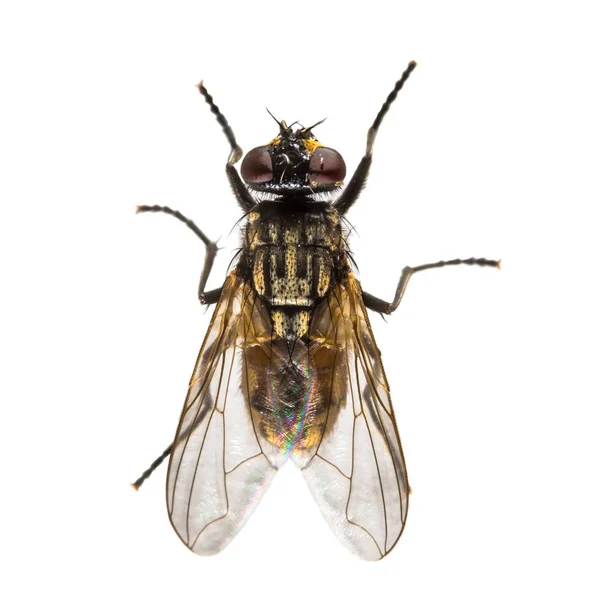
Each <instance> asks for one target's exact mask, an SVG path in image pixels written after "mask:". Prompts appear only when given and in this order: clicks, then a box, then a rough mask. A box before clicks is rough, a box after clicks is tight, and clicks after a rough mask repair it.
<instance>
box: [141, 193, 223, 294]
mask: <svg viewBox="0 0 600 600" xmlns="http://www.w3.org/2000/svg"><path fill="white" fill-rule="evenodd" d="M136 212H138V213H143V212H163V213H166V214H168V215H171V216H173V217H175V218H176V219H178V220H179V221H181V222H182V223H185V224H186V225H187V226H188V227H189V228H190V229H191V230H192V231H193V232H194V233H195V234H196V235H197V236H198V237H199V238H200V239H201V240H202V243H203V244H204V245H205V246H206V254H205V256H204V264H203V265H202V271H201V272H200V281H199V282H198V299H199V300H200V304H214V303H215V302H216V301H217V300H218V299H219V297H220V296H221V290H222V289H223V288H217V289H215V290H211V291H210V292H205V291H204V287H205V286H206V282H207V281H208V276H209V275H210V272H211V270H212V267H213V264H214V262H215V257H216V256H217V252H218V250H219V248H218V246H217V243H216V242H213V241H211V240H209V239H208V237H207V236H206V234H205V233H203V232H202V231H201V230H200V228H199V227H198V226H197V225H196V224H195V223H194V221H192V220H191V219H188V218H187V217H185V216H184V215H182V214H181V213H180V212H179V211H178V210H173V209H172V208H169V207H168V206H158V205H157V204H155V205H154V206H148V205H142V206H138V207H136Z"/></svg>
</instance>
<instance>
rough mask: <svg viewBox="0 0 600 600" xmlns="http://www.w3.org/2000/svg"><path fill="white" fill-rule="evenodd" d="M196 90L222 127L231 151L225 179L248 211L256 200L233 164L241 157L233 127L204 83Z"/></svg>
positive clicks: (241, 204)
mask: <svg viewBox="0 0 600 600" xmlns="http://www.w3.org/2000/svg"><path fill="white" fill-rule="evenodd" d="M198 91H199V92H200V93H201V94H202V96H203V97H204V99H205V100H206V103H207V104H208V106H210V110H211V112H212V113H213V114H214V115H215V117H216V118H217V122H218V123H219V125H220V126H221V127H222V128H223V133H224V134H225V137H226V138H227V141H228V142H229V146H230V148H231V151H230V152H229V158H228V159H227V164H226V165H225V172H226V173H227V179H228V180H229V185H230V186H231V189H232V190H233V193H234V194H235V198H236V200H237V201H238V204H239V205H240V206H241V207H242V210H243V211H244V212H250V211H251V210H252V209H253V208H254V206H256V200H255V199H254V198H253V197H252V195H251V194H250V192H249V191H248V188H247V187H246V186H245V185H244V182H243V181H242V178H241V177H240V175H239V173H238V172H237V171H236V168H235V167H234V166H233V165H234V164H235V163H236V162H238V160H240V158H242V155H243V152H242V149H241V148H240V147H239V146H238V144H237V142H236V140H235V135H234V134H233V129H231V125H229V123H228V122H227V119H226V118H225V117H224V116H223V113H222V112H221V111H220V110H219V107H218V106H217V105H216V104H215V102H214V100H213V97H212V96H211V95H210V94H209V93H208V90H207V89H206V88H205V87H204V83H203V82H202V81H201V82H200V83H199V84H198Z"/></svg>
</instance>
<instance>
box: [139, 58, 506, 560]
mask: <svg viewBox="0 0 600 600" xmlns="http://www.w3.org/2000/svg"><path fill="white" fill-rule="evenodd" d="M415 66H416V64H415V63H410V64H409V66H408V68H407V69H406V71H405V72H404V74H403V75H402V77H401V79H400V80H399V81H398V82H397V83H396V85H395V87H394V89H393V90H392V92H391V93H390V95H389V96H388V98H387V100H386V101H385V103H384V104H383V106H382V108H381V110H380V111H379V113H378V115H377V117H376V119H375V121H374V123H373V125H372V127H371V128H370V129H369V132H368V135H367V148H366V152H365V155H364V156H363V158H362V160H361V161H360V163H359V165H358V167H357V169H356V170H355V172H354V174H353V176H352V178H351V179H350V181H349V182H348V184H347V185H346V186H345V187H343V181H344V178H345V175H346V166H345V163H344V160H343V158H342V156H341V155H340V154H339V153H338V152H337V151H336V150H333V149H332V148H328V147H326V146H324V145H323V144H321V143H320V142H319V141H318V140H317V138H316V137H315V136H314V134H313V132H312V130H313V128H314V127H316V125H318V124H319V123H317V124H316V125H313V126H312V127H307V128H305V127H297V128H295V129H294V127H293V125H292V126H288V125H287V124H286V123H285V121H277V123H278V125H279V134H278V135H277V137H276V138H275V139H273V140H272V141H271V142H269V143H268V144H266V145H264V146H259V147H257V148H254V149H253V150H251V151H250V152H248V154H246V156H245V157H244V159H243V161H242V163H241V169H240V173H241V177H240V173H238V171H237V169H236V168H235V166H234V165H235V163H237V162H238V161H239V160H240V159H241V158H242V155H243V153H242V151H241V149H240V147H239V146H238V145H237V142H236V140H235V137H234V135H233V131H232V129H231V127H230V126H229V124H228V122H227V120H226V119H225V117H224V116H223V114H222V113H221V111H220V110H219V109H218V107H217V106H216V105H215V103H214V101H213V99H212V97H211V96H210V94H209V93H208V92H207V90H206V88H205V87H204V85H202V84H200V86H199V90H200V93H201V94H202V95H203V96H204V98H205V100H206V101H207V103H208V104H209V106H210V108H211V111H212V112H213V113H214V114H215V116H216V118H217V120H218V122H219V123H220V125H221V126H222V128H223V131H224V133H225V135H226V137H227V140H228V141H229V144H230V147H231V152H230V155H229V160H228V161H227V165H226V172H227V176H228V179H229V182H230V184H231V187H232V190H233V192H234V194H235V197H236V199H237V201H238V204H239V205H240V207H241V208H242V210H243V211H244V213H245V218H246V221H245V224H244V227H243V235H242V247H241V249H240V252H239V255H238V259H237V263H236V265H235V267H234V268H233V270H232V271H231V272H230V273H229V275H228V276H227V278H226V280H225V282H224V284H223V285H222V286H221V287H220V288H218V289H215V290H212V291H208V292H206V291H205V286H206V283H207V280H208V276H209V273H210V271H211V268H212V265H213V261H214V258H215V255H216V252H217V246H216V244H215V243H214V242H211V241H210V239H209V238H208V237H207V236H206V235H205V234H204V233H203V232H202V231H201V230H200V229H199V228H198V227H197V226H196V225H195V224H194V223H193V222H192V221H190V220H189V219H187V218H186V217H184V216H183V215H182V214H181V213H179V212H178V211H175V210H173V209H171V208H168V207H165V206H140V207H138V210H139V211H140V212H165V213H168V214H171V215H173V216H175V217H176V218H177V219H179V220H180V221H182V222H184V223H185V224H186V225H187V226H188V227H190V229H192V230H193V231H194V233H196V235H198V237H200V239H201V240H202V241H203V243H204V244H205V246H206V257H205V261H204V267H203V269H202V273H201V275H200V282H199V286H198V296H199V299H200V302H201V303H202V304H215V305H216V306H215V310H214V313H213V317H212V320H211V323H210V326H209V329H208V331H207V333H206V337H205V339H204V342H203V344H202V347H201V349H200V353H199V355H198V359H197V361H196V366H195V368H194V372H193V374H192V378H191V381H190V385H189V389H188V393H187V397H186V400H185V404H184V408H183V412H182V415H181V419H180V422H179V427H178V429H177V433H176V435H175V440H174V442H173V444H172V445H170V446H169V447H168V448H167V449H166V450H165V452H163V454H162V455H161V457H159V458H158V459H157V460H156V461H155V462H154V463H153V464H152V465H151V467H150V468H149V469H148V470H147V471H146V472H145V473H144V474H143V475H142V476H141V477H140V478H139V479H138V480H137V481H136V482H135V484H134V487H136V488H139V486H140V485H141V484H142V483H143V482H144V480H145V479H146V478H147V477H148V476H149V475H150V474H151V473H152V471H153V470H154V469H155V468H156V467H157V466H158V465H159V464H160V463H161V461H162V460H163V459H164V458H166V457H167V456H170V461H169V471H168V475H167V507H168V511H169V517H170V519H171V523H172V525H173V527H174V529H175V531H176V532H177V534H178V535H179V537H180V538H181V540H182V541H183V542H184V543H185V544H186V546H188V548H190V549H191V550H193V551H194V552H196V553H197V554H214V553H216V552H219V551H220V550H221V549H223V548H224V547H225V546H226V545H227V544H228V543H229V542H230V541H231V540H232V539H233V537H234V536H235V535H236V534H237V533H238V531H239V530H240V529H241V528H242V526H243V525H244V523H245V522H246V518H247V517H248V516H249V515H250V514H251V513H252V511H253V509H254V507H255V506H256V504H257V501H258V500H259V499H260V497H261V496H262V494H264V492H265V491H266V489H267V488H268V485H269V483H270V482H271V480H272V478H273V476H274V475H275V474H276V473H277V470H278V469H279V468H280V467H281V466H282V465H283V464H285V463H286V462H287V461H288V460H291V461H293V462H294V463H295V464H296V465H297V466H298V467H299V468H300V469H301V470H302V473H303V475H304V477H305V479H306V481H307V483H308V485H309V488H310V490H311V492H312V494H313V496H314V498H315V500H316V501H317V503H318V505H319V507H320V508H321V511H322V513H323V515H324V516H325V518H326V519H327V521H328V523H329V525H330V526H331V528H332V530H333V532H334V533H335V534H336V535H337V537H338V538H339V539H340V541H341V542H342V543H343V544H344V545H345V546H346V547H347V548H348V549H349V550H351V551H352V552H354V553H355V554H357V555H358V556H360V557H361V558H364V559H368V560H377V559H380V558H382V557H383V556H385V555H386V554H387V553H388V552H389V551H390V550H391V549H392V548H393V546H394V545H395V543H396V542H397V541H398V539H399V537H400V535H401V533H402V530H403V528H404V524H405V522H406V514H407V510H408V494H409V486H408V479H407V475H406V465H405V463H404V457H403V454H402V448H401V444H400V438H399V436H398V428H397V425H396V419H395V416H394V410H393V408H392V404H391V400H390V394H389V386H388V382H387V379H386V376H385V373H384V370H383V365H382V363H381V356H380V353H379V350H378V348H377V345H376V343H375V340H374V338H373V332H372V330H371V326H370V323H369V318H368V315H367V309H370V310H372V311H374V312H376V313H383V314H390V313H392V312H393V311H394V310H396V308H397V307H398V305H399V304H400V301H401V299H402V296H403V294H404V291H405V289H406V285H407V283H408V281H409V279H410V277H411V275H412V274H413V273H415V272H417V271H422V270H426V269H432V268H437V267H443V266H446V265H451V264H477V265H481V266H499V262H498V261H490V260H487V259H482V258H480V259H475V258H471V259H466V260H459V259H456V260H452V261H440V262H439V263H432V264H428V265H421V266H419V267H405V268H404V270H403V271H402V276H401V278H400V281H399V283H398V285H397V288H396V295H395V297H394V299H393V301H392V302H386V301H384V300H381V299H379V298H376V297H375V296H372V295H371V294H368V293H367V292H365V291H363V290H362V288H361V286H360V284H359V282H358V280H357V279H356V277H355V276H354V274H353V272H352V269H351V261H350V259H349V250H348V246H347V232H346V231H345V230H344V228H343V217H344V215H345V214H346V212H347V211H348V210H349V209H350V207H351V206H352V205H353V203H354V202H355V201H356V199H357V198H358V196H359V193H360V191H361V190H362V188H363V187H364V184H365V182H366V179H367V175H368V173H369V169H370V165H371V160H372V149H373V144H374V141H375V137H376V134H377V131H378V129H379V126H380V125H381V122H382V120H383V117H384V116H385V114H386V113H387V111H388V110H389V108H390V106H391V104H392V103H393V101H394V100H395V98H396V96H397V94H398V91H399V90H400V89H401V88H402V86H403V84H404V82H405V81H406V80H407V79H408V77H409V75H410V73H411V72H412V70H413V69H414V68H415ZM332 195H333V196H336V195H337V199H336V200H334V201H328V200H327V198H329V197H331V196H332ZM265 198H266V199H265Z"/></svg>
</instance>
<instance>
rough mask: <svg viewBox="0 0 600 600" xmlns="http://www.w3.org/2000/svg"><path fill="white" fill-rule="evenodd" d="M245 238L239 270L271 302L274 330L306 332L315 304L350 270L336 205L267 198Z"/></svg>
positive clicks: (290, 336)
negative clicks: (270, 199) (334, 206)
mask: <svg viewBox="0 0 600 600" xmlns="http://www.w3.org/2000/svg"><path fill="white" fill-rule="evenodd" d="M288 202H289V201H288ZM283 206H285V209H283ZM282 209H283V210H282ZM243 239H244V247H243V252H242V254H241V256H240V260H239V263H238V270H239V272H240V274H241V275H242V277H244V278H245V279H247V280H249V281H252V287H253V289H254V291H255V292H256V293H257V294H258V296H259V297H260V298H261V299H262V300H263V301H264V302H266V303H267V304H268V305H269V307H270V309H269V312H270V314H271V319H272V325H273V333H274V336H275V337H277V338H279V339H285V340H288V341H294V340H297V339H300V338H303V337H305V336H306V335H307V333H308V330H309V327H310V321H311V316H312V314H313V311H314V309H315V307H316V306H317V305H318V304H319V303H320V302H321V301H322V300H323V299H324V298H325V297H326V296H327V294H328V293H329V292H330V291H331V289H332V288H333V287H334V286H335V284H336V283H338V282H341V281H344V279H345V278H346V276H347V274H348V272H349V265H348V259H347V256H346V253H347V246H346V240H345V237H344V233H343V231H342V227H341V220H340V216H339V214H338V213H337V211H336V209H335V208H333V207H332V206H331V205H330V204H329V203H327V202H315V201H307V200H306V199H305V198H303V197H299V198H295V199H293V200H292V201H291V202H289V203H287V202H286V204H285V205H283V204H282V202H281V201H266V202H261V203H260V204H259V205H258V206H257V208H256V209H254V210H253V211H252V212H250V213H249V214H248V224H247V225H246V229H245V232H244V238H243Z"/></svg>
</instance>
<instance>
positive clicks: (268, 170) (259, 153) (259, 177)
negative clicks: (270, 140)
mask: <svg viewBox="0 0 600 600" xmlns="http://www.w3.org/2000/svg"><path fill="white" fill-rule="evenodd" d="M241 171H242V178H243V179H244V181H246V182H247V183H267V182H268V181H271V179H273V163H272V162H271V155H270V154H269V149H268V148H267V146H259V147H258V148H254V149H253V150H250V152H248V154H246V156H245V157H244V160H243V161H242V166H241Z"/></svg>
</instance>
